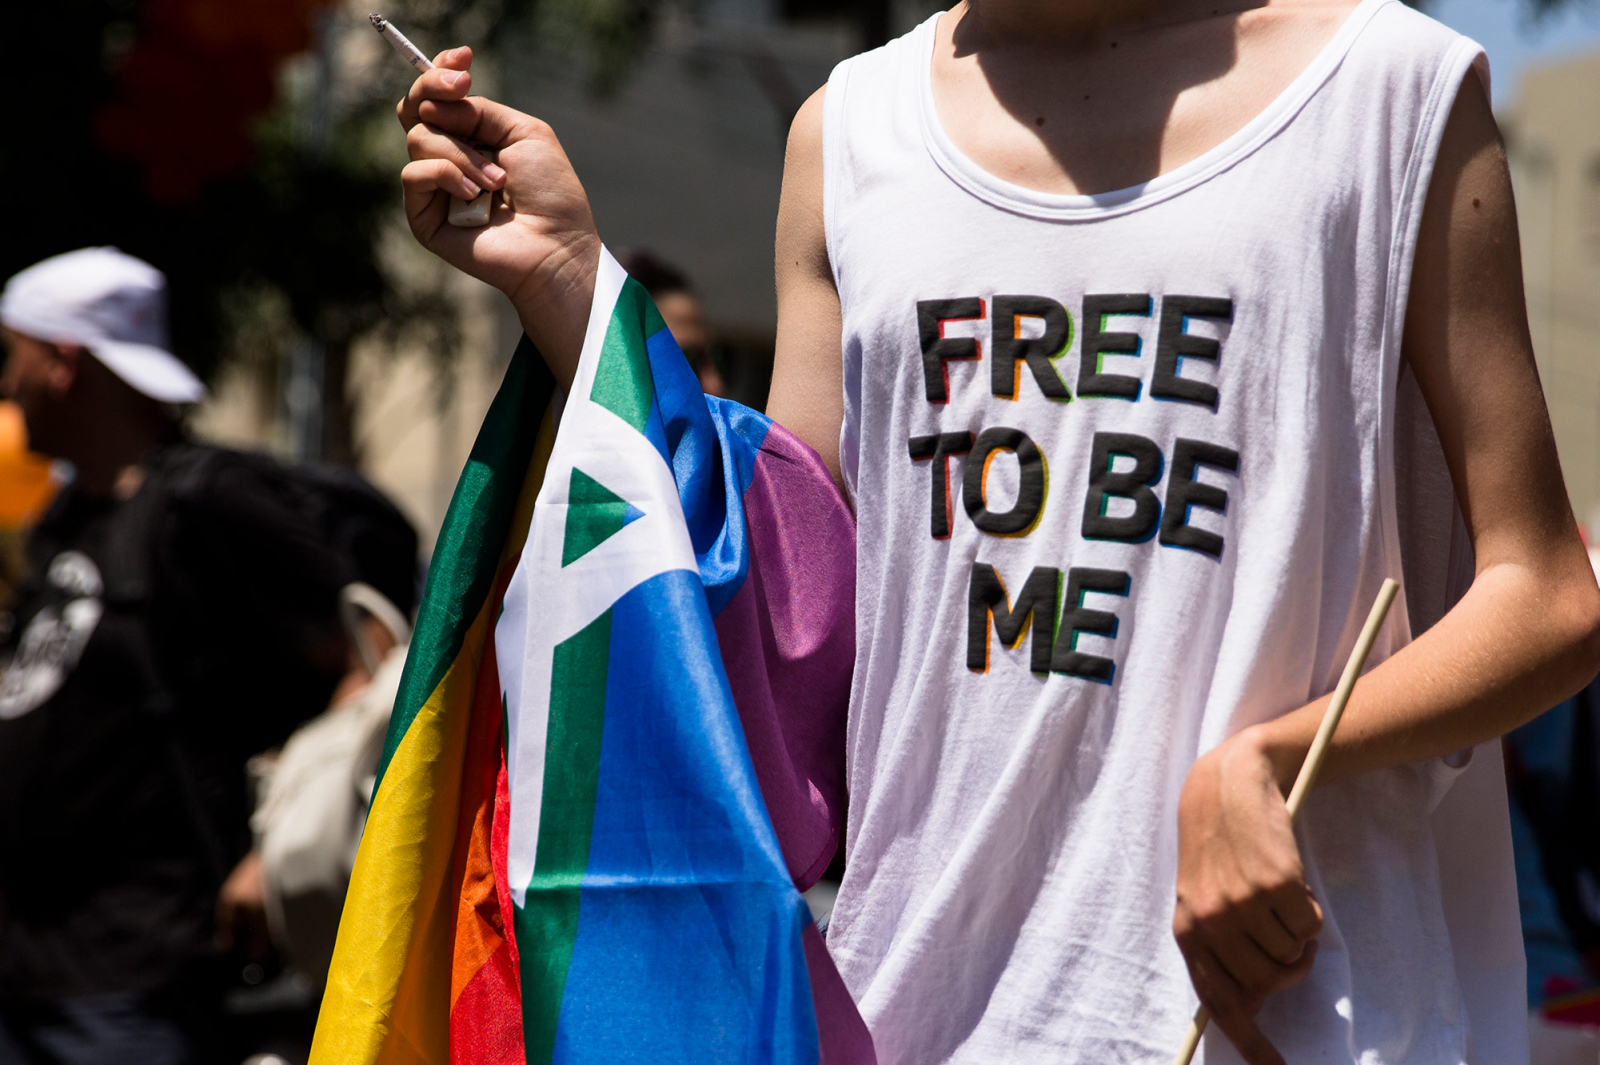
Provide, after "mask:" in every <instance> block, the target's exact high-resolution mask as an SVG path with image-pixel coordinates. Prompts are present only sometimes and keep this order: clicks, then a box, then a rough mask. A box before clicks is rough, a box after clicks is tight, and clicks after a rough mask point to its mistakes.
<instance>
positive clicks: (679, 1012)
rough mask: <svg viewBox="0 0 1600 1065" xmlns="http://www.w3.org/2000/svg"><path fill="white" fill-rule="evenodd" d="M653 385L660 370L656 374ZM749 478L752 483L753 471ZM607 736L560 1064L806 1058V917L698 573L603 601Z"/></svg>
mask: <svg viewBox="0 0 1600 1065" xmlns="http://www.w3.org/2000/svg"><path fill="white" fill-rule="evenodd" d="M658 380H659V378H658ZM747 483H748V482H747ZM611 633H612V635H611V656H610V665H609V667H608V671H607V678H606V710H605V731H604V736H603V739H602V741H601V752H600V771H599V788H598V791H597V794H596V799H595V811H594V830H593V836H592V842H591V845H590V850H589V867H588V872H587V873H586V874H585V876H584V881H583V887H582V889H581V902H580V908H579V916H578V932H577V941H576V945H575V946H574V949H573V952H572V963H571V967H570V969H569V970H568V973H567V982H566V988H565V993H564V994H563V996H562V1004H561V1015H560V1022H559V1024H558V1028H557V1043H556V1052H555V1057H554V1061H555V1062H557V1063H562V1062H577V1061H579V1060H582V1061H585V1062H597V1061H638V1062H663V1063H667V1062H682V1063H684V1065H690V1063H695V1065H698V1063H703V1062H708V1061H727V1062H741V1063H751V1065H754V1063H769V1062H770V1063H773V1065H815V1063H816V1062H817V1060H818V1053H819V1051H818V1043H817V1029H816V1017H815V1013H814V1011H813V1007H812V1001H811V986H810V978H809V976H808V974H807V970H806V961H805V955H804V950H803V947H802V944H801V933H802V931H803V930H804V928H805V925H806V923H807V922H808V921H809V920H810V917H809V915H808V914H807V912H806V908H805V902H804V900H803V899H802V898H801V897H800V895H799V893H798V892H797V891H795V889H794V886H793V884H792V883H791V882H790V879H789V874H788V872H787V871H786V869H785V866H784V862H783V856H782V854H781V852H780V851H779V848H778V841H777V835H776V833H775V832H774V830H773V828H772V823H771V821H770V819H769V818H768V816H767V812H766V807H765V805H764V804H763V802H762V798H761V793H760V790H759V787H758V785H757V783H756V777H755V770H754V768H753V766H752V765H751V762H750V755H749V753H748V750H747V749H746V746H745V742H744V733H743V729H742V727H741V725H740V723H739V718H738V714H737V712H736V711H735V709H734V705H733V697H732V694H731V693H730V692H729V689H728V682H727V678H726V676H725V675H724V673H723V668H722V663H721V660H720V659H719V658H717V657H716V653H717V652H716V648H717V642H716V637H715V634H714V632H713V630H712V626H711V618H710V616H709V615H708V614H707V612H706V607H705V601H704V600H703V599H702V598H701V594H700V588H699V583H698V581H697V579H696V578H695V576H694V575H693V574H691V573H687V572H685V571H682V570H678V571H674V572H670V573H664V574H661V575H660V576H657V577H654V578H652V579H650V580H648V581H646V582H644V583H643V584H641V585H639V586H638V587H636V588H634V589H632V590H631V591H629V592H628V593H627V594H626V595H624V596H623V597H622V598H621V599H620V600H618V601H617V603H616V605H615V606H613V607H612V624H611Z"/></svg>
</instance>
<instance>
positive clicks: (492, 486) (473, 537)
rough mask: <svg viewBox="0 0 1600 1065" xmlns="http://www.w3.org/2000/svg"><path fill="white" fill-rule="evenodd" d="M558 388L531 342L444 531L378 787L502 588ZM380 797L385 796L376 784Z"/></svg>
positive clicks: (521, 350)
mask: <svg viewBox="0 0 1600 1065" xmlns="http://www.w3.org/2000/svg"><path fill="white" fill-rule="evenodd" d="M554 388H555V379H554V378H553V377H552V376H551V375H550V371H549V370H548V369H547V368H546V367H545V364H544V357H543V356H542V355H540V354H539V349H538V348H535V347H534V346H533V342H532V341H530V340H529V339H528V338H527V337H523V338H522V342H521V343H519V344H518V345H517V350H516V352H515V353H513V354H512V356H511V365H510V366H508V367H506V375H505V379H504V380H503V381H502V382H501V383H500V391H499V392H497V393H495V397H494V402H493V403H492V404H490V406H489V413H488V414H486V415H485V416H484V419H483V428H482V429H480V430H478V438H477V440H476V441H474V442H473V445H472V453H471V454H470V455H469V456H468V458H467V465H466V468H465V469H463V470H462V471H461V479H460V480H459V481H457V482H456V491H455V495H453V496H452V497H451V498H450V509H449V510H448V511H447V512H446V513H445V517H444V525H443V526H442V527H441V528H440V530H439V540H438V543H437V544H436V545H435V547H434V549H433V560H432V562H430V563H429V565H428V586H427V589H426V590H425V591H424V592H423V593H422V608H421V610H420V611H419V612H418V614H417V627H416V631H415V633H414V634H413V635H412V637H411V650H410V652H409V653H408V654H407V656H406V668H405V672H404V674H402V675H401V678H400V692H399V694H398V695H397V696H396V697H395V702H394V713H393V715H391V716H390V718H389V734H388V736H387V737H386V738H385V740H384V744H383V757H382V758H381V759H380V760H379V761H378V784H381V783H382V782H383V775H384V772H385V771H386V770H387V769H388V768H389V761H390V759H392V758H393V757H394V752H395V750H396V749H397V748H398V747H399V746H400V740H401V739H402V738H403V737H404V736H405V734H406V730H407V729H409V728H410V727H411V722H412V721H414V720H416V716H417V714H418V712H420V711H421V709H422V706H423V704H424V703H426V702H427V700H428V696H430V695H432V694H433V691H434V689H435V688H437V687H438V686H439V682H440V681H442V680H443V679H444V675H445V672H446V671H447V670H448V669H449V668H450V664H451V663H452V662H454V661H455V659H456V655H458V654H459V653H460V651H461V640H462V637H464V636H465V635H466V632H467V629H469V628H470V627H471V626H472V621H473V619H474V618H476V617H477V616H478V612H479V611H480V610H482V609H483V601H484V599H485V597H487V596H488V595H489V593H490V592H491V591H492V590H493V588H494V579H495V574H496V572H497V571H498V569H499V566H500V552H501V550H502V549H503V548H504V546H505V543H506V537H507V536H508V535H509V534H510V529H511V519H512V517H513V516H514V515H515V514H516V509H517V497H518V495H519V494H520V493H521V492H522V482H523V479H524V478H525V477H526V476H527V472H528V463H529V462H530V461H531V460H532V458H533V450H534V444H535V442H536V441H537V440H538V436H539V424H540V420H541V418H542V416H543V414H544V410H545V407H546V406H548V405H549V403H550V395H551V392H552V391H553V390H554ZM373 792H374V794H376V792H377V785H376V784H375V785H374V787H373Z"/></svg>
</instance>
